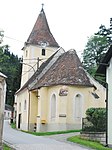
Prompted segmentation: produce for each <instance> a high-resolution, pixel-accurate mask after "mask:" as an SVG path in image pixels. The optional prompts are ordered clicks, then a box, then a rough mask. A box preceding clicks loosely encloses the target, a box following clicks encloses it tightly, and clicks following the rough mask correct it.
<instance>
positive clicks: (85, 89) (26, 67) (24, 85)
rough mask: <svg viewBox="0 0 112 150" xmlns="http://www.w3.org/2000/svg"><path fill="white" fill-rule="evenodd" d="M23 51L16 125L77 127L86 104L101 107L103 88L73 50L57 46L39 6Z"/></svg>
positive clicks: (38, 128)
mask: <svg viewBox="0 0 112 150" xmlns="http://www.w3.org/2000/svg"><path fill="white" fill-rule="evenodd" d="M23 53H24V54H23V69H22V79H21V87H20V89H19V90H18V91H17V92H16V94H15V106H16V108H15V110H16V111H17V113H16V114H17V115H16V127H17V128H19V129H22V130H30V131H33V130H34V129H35V126H36V131H37V132H39V131H42V132H44V131H57V130H58V131H59V130H71V129H81V125H82V118H83V117H85V112H86V110H87V109H88V108H90V107H105V101H104V99H105V88H104V87H103V86H102V85H100V84H99V83H98V82H97V81H95V80H94V79H93V78H92V77H90V75H89V74H88V73H87V72H86V71H85V70H84V69H83V67H82V64H81V62H80V60H79V58H78V56H77V54H76V51H75V50H73V49H71V50H69V51H67V52H65V50H64V49H63V48H62V47H59V44H58V43H57V42H56V40H55V39H54V37H53V35H52V33H51V31H50V29H49V26H48V23H47V19H46V16H45V12H44V9H43V8H42V10H41V12H40V14H39V16H38V18H37V21H36V23H35V25H34V28H33V30H32V32H31V34H30V36H29V38H28V40H27V42H26V43H25V46H24V48H23ZM36 67H37V68H36Z"/></svg>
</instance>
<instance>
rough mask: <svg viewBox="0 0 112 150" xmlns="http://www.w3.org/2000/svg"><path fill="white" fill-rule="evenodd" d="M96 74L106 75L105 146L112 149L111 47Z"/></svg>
mask: <svg viewBox="0 0 112 150" xmlns="http://www.w3.org/2000/svg"><path fill="white" fill-rule="evenodd" d="M96 73H97V74H103V75H106V83H107V84H106V85H108V86H107V110H108V114H107V120H108V122H107V125H108V126H107V144H108V145H109V146H110V147H112V125H111V123H112V112H111V110H112V99H111V98H112V45H111V46H110V48H109V50H108V51H107V53H106V55H105V57H104V59H103V60H102V62H101V64H100V65H99V67H98V69H97V72H96Z"/></svg>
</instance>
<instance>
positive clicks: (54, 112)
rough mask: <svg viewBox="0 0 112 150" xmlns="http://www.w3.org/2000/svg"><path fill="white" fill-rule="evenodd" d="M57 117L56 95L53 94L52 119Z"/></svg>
mask: <svg viewBox="0 0 112 150" xmlns="http://www.w3.org/2000/svg"><path fill="white" fill-rule="evenodd" d="M55 118H56V95H55V94H53V95H52V97H51V119H55Z"/></svg>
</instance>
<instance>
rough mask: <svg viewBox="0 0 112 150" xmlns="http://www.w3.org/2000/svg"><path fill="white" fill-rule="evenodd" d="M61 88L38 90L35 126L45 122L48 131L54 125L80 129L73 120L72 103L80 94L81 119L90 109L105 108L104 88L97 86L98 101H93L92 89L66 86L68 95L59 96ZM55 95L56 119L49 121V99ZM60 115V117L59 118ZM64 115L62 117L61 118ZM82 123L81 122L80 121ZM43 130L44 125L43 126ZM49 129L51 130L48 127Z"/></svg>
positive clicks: (76, 120)
mask: <svg viewBox="0 0 112 150" xmlns="http://www.w3.org/2000/svg"><path fill="white" fill-rule="evenodd" d="M62 87H63V86H61V85H60V86H52V87H42V88H41V89H40V97H39V101H40V108H39V110H40V112H41V113H40V117H39V118H38V119H37V124H38V123H40V124H41V122H42V120H45V124H46V125H47V129H48V130H49V127H48V126H49V125H50V124H51V125H52V124H54V126H55V127H54V128H58V127H59V124H63V125H65V124H68V125H70V124H71V125H72V124H77V126H79V124H80V127H81V122H80V121H79V120H78V119H75V118H74V102H75V96H76V95H77V94H80V95H81V96H82V106H81V108H80V109H81V110H82V118H84V117H85V112H86V110H87V109H88V108H90V107H105V88H104V87H102V86H100V84H98V85H97V90H96V91H95V92H96V93H97V94H98V95H99V97H100V98H99V99H95V98H94V97H93V95H92V94H91V92H94V88H93V87H92V88H91V87H89V88H87V87H77V86H67V90H68V95H67V96H59V91H60V89H61V88H62ZM53 94H55V95H56V101H57V102H56V119H55V120H52V119H51V97H52V95H53ZM60 115H61V117H59V116H60ZM63 115H64V116H63ZM81 121H82V120H81ZM42 127H43V128H45V125H44V126H43V125H42ZM50 128H52V127H51V126H50Z"/></svg>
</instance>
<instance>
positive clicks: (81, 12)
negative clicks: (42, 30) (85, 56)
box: [0, 0, 112, 57]
mask: <svg viewBox="0 0 112 150" xmlns="http://www.w3.org/2000/svg"><path fill="white" fill-rule="evenodd" d="M42 3H44V11H45V14H46V17H47V21H48V24H49V27H50V30H51V32H52V34H53V36H54V38H55V39H56V41H57V42H58V44H59V45H60V46H61V47H63V48H64V49H65V50H66V51H67V50H69V49H75V50H76V52H77V54H78V55H79V57H80V56H81V53H82V52H83V50H84V48H85V45H86V44H87V41H88V37H90V36H91V35H93V34H94V33H96V32H97V31H98V29H99V26H100V25H101V24H103V25H105V26H106V27H107V28H109V25H110V18H111V17H112V9H111V7H112V0H10V1H9V0H0V4H1V7H0V30H3V31H4V38H3V43H2V44H3V45H4V44H8V45H9V46H10V51H11V52H13V53H14V54H15V55H18V56H19V57H21V56H22V54H23V52H22V50H21V49H22V48H23V46H24V42H26V41H27V38H28V36H29V34H30V33H31V30H32V28H33V26H34V24H35V22H36V19H37V17H38V15H39V13H40V10H41V8H42V5H41V4H42Z"/></svg>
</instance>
